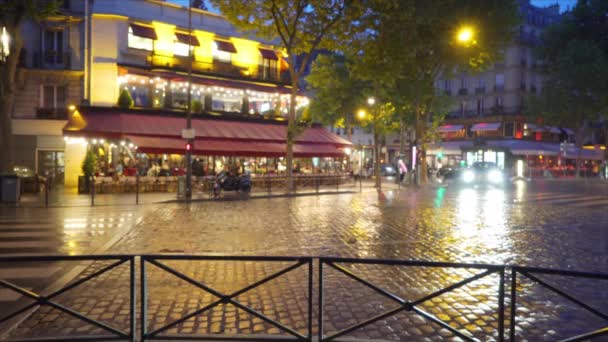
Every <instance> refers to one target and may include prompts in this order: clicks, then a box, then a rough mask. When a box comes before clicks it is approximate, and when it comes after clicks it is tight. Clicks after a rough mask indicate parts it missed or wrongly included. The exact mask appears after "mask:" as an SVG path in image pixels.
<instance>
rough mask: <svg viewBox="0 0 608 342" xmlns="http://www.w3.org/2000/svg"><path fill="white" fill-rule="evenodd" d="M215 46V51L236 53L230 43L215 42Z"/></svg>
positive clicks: (223, 41)
mask: <svg viewBox="0 0 608 342" xmlns="http://www.w3.org/2000/svg"><path fill="white" fill-rule="evenodd" d="M215 44H216V46H217V49H218V50H220V51H225V52H230V53H236V48H235V47H234V44H232V43H231V42H227V41H225V40H216V41H215Z"/></svg>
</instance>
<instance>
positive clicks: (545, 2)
mask: <svg viewBox="0 0 608 342" xmlns="http://www.w3.org/2000/svg"><path fill="white" fill-rule="evenodd" d="M169 1H171V2H175V3H178V4H180V5H183V6H187V5H188V3H189V0H169ZM531 2H532V4H533V5H535V6H540V7H546V6H550V5H553V4H555V3H558V4H559V7H560V10H561V11H562V12H563V11H565V10H566V9H567V8H571V7H573V6H574V5H575V4H576V0H531ZM206 4H207V7H209V9H210V10H211V11H212V12H216V13H217V10H216V9H214V8H211V6H210V5H209V1H206Z"/></svg>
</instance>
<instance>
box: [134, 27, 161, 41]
mask: <svg viewBox="0 0 608 342" xmlns="http://www.w3.org/2000/svg"><path fill="white" fill-rule="evenodd" d="M129 26H130V27H131V30H132V31H133V35H135V36H138V37H142V38H149V39H153V40H156V39H158V37H157V36H156V31H154V28H152V27H148V26H142V25H137V24H129Z"/></svg>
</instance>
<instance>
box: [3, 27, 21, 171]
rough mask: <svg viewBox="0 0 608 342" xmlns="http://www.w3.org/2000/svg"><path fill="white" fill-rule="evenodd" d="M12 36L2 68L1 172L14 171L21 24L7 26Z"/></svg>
mask: <svg viewBox="0 0 608 342" xmlns="http://www.w3.org/2000/svg"><path fill="white" fill-rule="evenodd" d="M7 31H8V34H9V36H10V37H11V46H10V54H9V55H8V58H7V59H6V62H5V63H4V65H3V66H2V68H1V69H0V71H1V72H0V78H1V81H0V82H1V83H0V146H2V147H1V148H0V172H13V163H14V148H13V127H12V122H11V116H12V112H13V103H14V101H15V74H16V72H17V65H18V63H19V54H20V52H21V48H22V46H23V40H22V39H21V32H20V25H19V24H18V23H17V25H16V26H14V27H7Z"/></svg>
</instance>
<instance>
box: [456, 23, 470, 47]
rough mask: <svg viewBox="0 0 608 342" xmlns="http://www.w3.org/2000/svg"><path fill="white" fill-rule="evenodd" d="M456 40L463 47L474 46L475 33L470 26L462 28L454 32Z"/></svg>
mask: <svg viewBox="0 0 608 342" xmlns="http://www.w3.org/2000/svg"><path fill="white" fill-rule="evenodd" d="M456 40H458V43H460V44H462V45H465V46H469V45H471V44H475V31H473V28H471V27H470V26H463V27H461V28H459V29H458V32H456Z"/></svg>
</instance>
